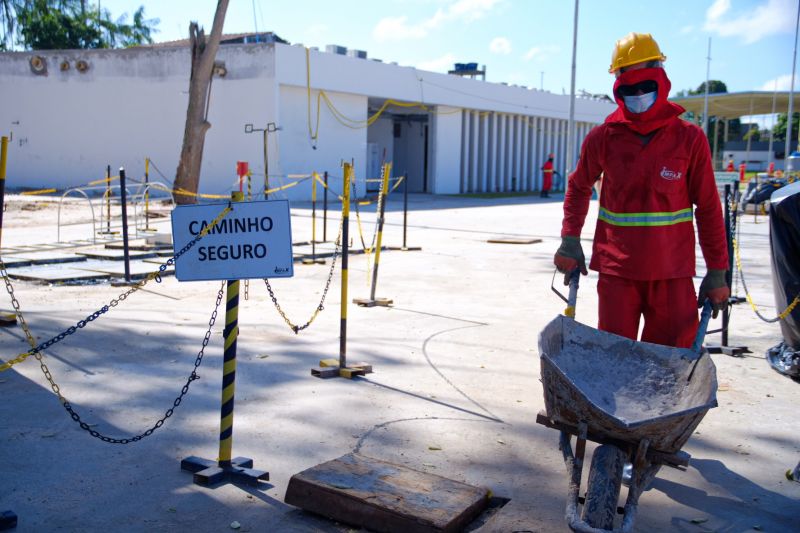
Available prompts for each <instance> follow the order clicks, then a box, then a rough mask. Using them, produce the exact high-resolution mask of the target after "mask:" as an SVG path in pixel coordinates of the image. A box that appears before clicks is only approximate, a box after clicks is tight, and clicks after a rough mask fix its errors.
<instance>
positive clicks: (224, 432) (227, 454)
mask: <svg viewBox="0 0 800 533" xmlns="http://www.w3.org/2000/svg"><path fill="white" fill-rule="evenodd" d="M222 336H223V337H224V338H225V351H224V352H223V364H222V402H221V408H220V424H219V466H220V467H222V468H229V467H230V466H231V449H232V448H233V403H234V393H235V388H236V339H237V337H238V336H239V280H238V279H237V280H229V281H228V290H227V292H226V294H225V329H224V330H223V332H222Z"/></svg>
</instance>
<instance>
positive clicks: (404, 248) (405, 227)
mask: <svg viewBox="0 0 800 533" xmlns="http://www.w3.org/2000/svg"><path fill="white" fill-rule="evenodd" d="M402 179H403V246H401V247H400V248H397V247H394V246H392V247H389V249H390V250H401V251H403V252H418V251H419V250H422V247H420V246H408V244H406V233H408V172H406V173H405V174H403V178H402Z"/></svg>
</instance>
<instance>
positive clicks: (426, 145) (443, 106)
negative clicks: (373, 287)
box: [0, 43, 614, 199]
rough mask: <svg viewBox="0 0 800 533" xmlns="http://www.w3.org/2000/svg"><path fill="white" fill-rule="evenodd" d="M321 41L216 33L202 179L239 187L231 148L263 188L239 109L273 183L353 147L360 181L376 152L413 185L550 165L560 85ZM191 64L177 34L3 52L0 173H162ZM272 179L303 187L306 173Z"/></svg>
mask: <svg viewBox="0 0 800 533" xmlns="http://www.w3.org/2000/svg"><path fill="white" fill-rule="evenodd" d="M329 50H331V52H322V51H318V50H315V49H311V50H307V49H306V48H304V47H303V46H302V45H294V46H291V45H287V44H280V43H251V44H223V45H222V46H220V49H219V52H218V54H217V61H218V62H219V65H220V66H221V67H222V66H223V65H224V67H223V68H218V69H217V73H218V74H222V75H221V76H219V75H215V77H214V80H213V83H212V89H211V99H210V107H209V113H208V120H209V122H210V123H211V124H212V127H211V129H210V130H209V131H208V133H207V135H206V141H205V149H204V158H203V166H202V176H201V180H200V192H203V193H216V194H226V193H227V192H228V191H230V190H232V189H233V188H234V187H236V186H237V185H236V161H237V160H242V161H248V162H249V163H250V168H251V171H252V172H253V175H254V177H253V180H254V186H253V187H254V191H258V192H260V191H261V190H262V189H263V181H264V179H263V172H264V162H263V143H262V141H263V134H262V133H261V132H260V131H254V132H251V133H246V131H245V130H246V128H245V126H246V125H247V124H252V125H253V127H254V128H265V127H266V126H267V125H268V124H270V123H273V124H275V125H277V127H278V128H279V129H278V130H277V131H275V132H272V133H269V134H268V135H267V139H268V146H269V151H268V160H269V174H270V186H271V187H273V186H276V185H280V184H282V183H287V182H289V181H291V180H292V179H297V177H296V175H304V174H309V173H310V172H312V171H317V172H320V173H322V172H324V171H328V172H329V174H330V176H331V180H332V181H331V183H332V186H333V187H334V188H336V189H339V188H340V187H341V182H339V184H338V185H337V184H336V180H337V179H341V178H340V177H341V162H342V161H343V160H346V161H349V160H353V161H354V163H355V173H356V177H357V180H358V190H359V191H360V192H361V193H363V192H364V189H365V187H366V186H369V187H370V188H371V189H374V188H376V187H377V184H373V183H372V182H370V183H365V181H364V180H365V178H377V177H378V173H379V168H380V161H381V160H382V159H383V158H384V157H385V158H386V160H387V161H392V162H393V165H394V174H395V175H398V174H403V173H407V174H408V178H409V182H408V183H409V191H411V192H430V193H439V194H450V193H463V192H485V191H511V190H517V191H519V190H526V191H533V190H537V189H538V188H539V183H540V180H541V171H540V170H539V169H540V167H541V165H542V164H543V162H544V160H545V159H546V156H547V154H548V153H549V152H554V153H555V155H556V165H555V166H556V169H557V170H562V173H563V169H564V166H565V161H566V150H567V139H566V136H567V119H568V116H569V96H564V95H555V94H551V93H549V92H543V91H538V90H532V89H527V88H524V87H515V86H506V85H503V84H494V83H487V82H484V81H480V80H477V79H468V78H465V77H461V76H455V75H445V74H436V73H431V72H425V71H421V70H417V69H415V68H412V67H402V66H398V65H396V64H388V63H383V62H380V61H377V60H372V59H367V58H366V57H365V56H366V54H364V53H358V52H355V51H350V53H346V52H345V53H344V54H343V53H341V52H344V50H343V49H339V47H329ZM336 52H340V53H336ZM359 56H361V57H359ZM189 70H190V58H189V49H188V47H187V46H172V47H170V46H154V47H142V48H133V49H125V50H55V51H34V52H7V53H2V54H0V94H2V100H3V103H2V105H1V106H0V130H2V133H3V134H4V135H8V134H9V133H11V134H12V136H13V138H12V142H11V145H10V151H9V159H8V179H7V186H8V187H9V188H22V187H25V188H29V189H30V188H33V189H36V188H42V187H55V188H58V189H65V188H69V187H74V186H78V185H82V184H86V183H88V182H91V181H93V180H97V179H99V178H102V177H104V175H105V169H106V165H110V166H111V168H112V173H113V174H116V169H117V168H119V167H121V166H122V167H125V168H126V171H127V174H128V176H131V177H134V178H141V177H142V176H143V174H144V161H145V158H149V159H150V160H151V161H152V162H153V165H155V168H157V169H158V170H159V171H160V172H161V173H163V174H164V175H165V176H166V178H167V180H168V181H169V182H171V180H172V178H173V177H174V173H175V169H176V168H177V164H178V158H179V156H180V150H181V144H182V141H183V129H184V124H185V117H186V107H187V101H188V86H189V81H188V80H189ZM321 92H322V94H321V95H320V93H321ZM410 104H416V105H410ZM613 108H614V106H613V105H612V104H611V103H610V102H608V101H603V100H596V99H587V98H578V99H577V100H576V107H575V121H576V143H575V154H576V155H575V160H576V161H577V154H578V151H579V148H580V144H581V141H582V140H583V138H584V137H585V136H586V134H587V133H588V131H589V130H590V129H591V128H592V127H593V126H594V125H596V124H598V123H600V122H602V121H603V119H604V118H605V116H606V115H608V114H609V113H610V112H611V111H612V110H613ZM379 110H383V112H382V113H381V114H379V115H377V116H376V115H375V114H376V112H378V111H379ZM314 134H316V135H317V137H316V140H313V139H312V136H313V135H314ZM155 168H153V167H152V166H151V170H150V177H151V180H153V179H158V178H159V174H158V172H157V171H156V170H155ZM285 194H286V195H287V196H288V197H289V198H291V199H309V198H310V181H304V182H302V183H301V184H300V185H299V186H296V187H293V188H291V189H288V190H286V192H285Z"/></svg>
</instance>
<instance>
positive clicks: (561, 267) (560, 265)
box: [553, 235, 589, 285]
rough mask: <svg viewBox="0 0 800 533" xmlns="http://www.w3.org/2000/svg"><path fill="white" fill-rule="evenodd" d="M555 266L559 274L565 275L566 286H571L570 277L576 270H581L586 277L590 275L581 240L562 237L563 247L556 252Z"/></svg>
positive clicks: (569, 236) (568, 236)
mask: <svg viewBox="0 0 800 533" xmlns="http://www.w3.org/2000/svg"><path fill="white" fill-rule="evenodd" d="M553 264H554V265H556V268H557V269H558V271H559V272H561V273H562V274H564V285H569V277H570V275H572V272H573V271H575V270H576V269H580V271H581V274H583V275H584V276H585V275H586V274H588V273H589V272H588V271H587V270H586V258H585V257H584V256H583V248H581V240H580V238H579V237H573V236H571V235H567V236H566V237H561V246H559V247H558V250H556V255H555V257H553Z"/></svg>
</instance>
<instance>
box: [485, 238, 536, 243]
mask: <svg viewBox="0 0 800 533" xmlns="http://www.w3.org/2000/svg"><path fill="white" fill-rule="evenodd" d="M486 242H488V243H491V244H536V243H537V242H542V239H535V238H525V237H502V236H501V237H492V238H491V239H487V240H486Z"/></svg>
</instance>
